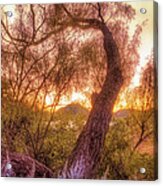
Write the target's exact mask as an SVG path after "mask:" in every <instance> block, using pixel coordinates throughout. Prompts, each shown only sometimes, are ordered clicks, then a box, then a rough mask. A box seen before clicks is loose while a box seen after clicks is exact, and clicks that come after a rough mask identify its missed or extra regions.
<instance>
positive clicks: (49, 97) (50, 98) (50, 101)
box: [45, 94, 54, 106]
mask: <svg viewBox="0 0 163 186" xmlns="http://www.w3.org/2000/svg"><path fill="white" fill-rule="evenodd" d="M53 102H54V96H53V95H52V94H48V95H47V96H46V98H45V103H46V105H47V106H50V105H52V104H53Z"/></svg>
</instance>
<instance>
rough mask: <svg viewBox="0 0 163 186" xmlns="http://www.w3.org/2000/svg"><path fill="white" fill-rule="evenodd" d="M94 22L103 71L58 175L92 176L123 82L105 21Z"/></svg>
mask: <svg viewBox="0 0 163 186" xmlns="http://www.w3.org/2000/svg"><path fill="white" fill-rule="evenodd" d="M97 23H98V24H97ZM97 23H96V24H97V26H98V28H99V29H100V30H101V32H102V33H103V46H104V49H105V52H106V56H107V60H106V62H107V75H106V78H105V81H104V84H103V86H102V89H101V92H100V93H99V95H98V97H97V99H96V100H95V103H94V105H93V108H92V110H91V112H90V115H89V118H88V120H87V123H86V125H85V126H84V129H83V131H82V132H81V134H80V136H79V138H78V140H77V143H76V146H75V148H74V149H73V151H72V153H71V155H70V156H69V158H68V160H67V161H66V163H65V166H64V168H63V170H62V171H61V173H60V175H59V177H60V178H73V179H74V178H76V179H79V178H85V179H86V178H89V179H91V178H93V177H94V175H95V172H96V169H97V166H98V162H99V160H100V153H101V150H102V148H103V145H104V140H105V136H106V133H107V131H108V128H109V122H110V121H111V118H112V110H113V106H114V103H115V101H116V98H117V95H118V93H119V91H120V88H121V86H122V84H123V77H122V72H121V63H120V55H119V52H118V47H117V45H116V43H115V41H114V39H113V36H112V33H111V32H110V30H109V29H108V27H107V26H106V25H105V23H103V22H100V21H98V20H97Z"/></svg>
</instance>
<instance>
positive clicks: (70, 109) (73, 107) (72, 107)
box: [56, 103, 89, 115]
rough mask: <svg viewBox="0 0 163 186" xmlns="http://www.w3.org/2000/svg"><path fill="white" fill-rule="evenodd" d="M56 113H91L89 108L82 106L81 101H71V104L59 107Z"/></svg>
mask: <svg viewBox="0 0 163 186" xmlns="http://www.w3.org/2000/svg"><path fill="white" fill-rule="evenodd" d="M56 113H65V114H74V115H77V114H83V115H87V114H88V113H89V110H87V109H86V108H85V107H83V106H81V105H80V104H79V103H71V104H69V105H67V106H65V107H63V108H61V109H59V110H58V111H57V112H56Z"/></svg>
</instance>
